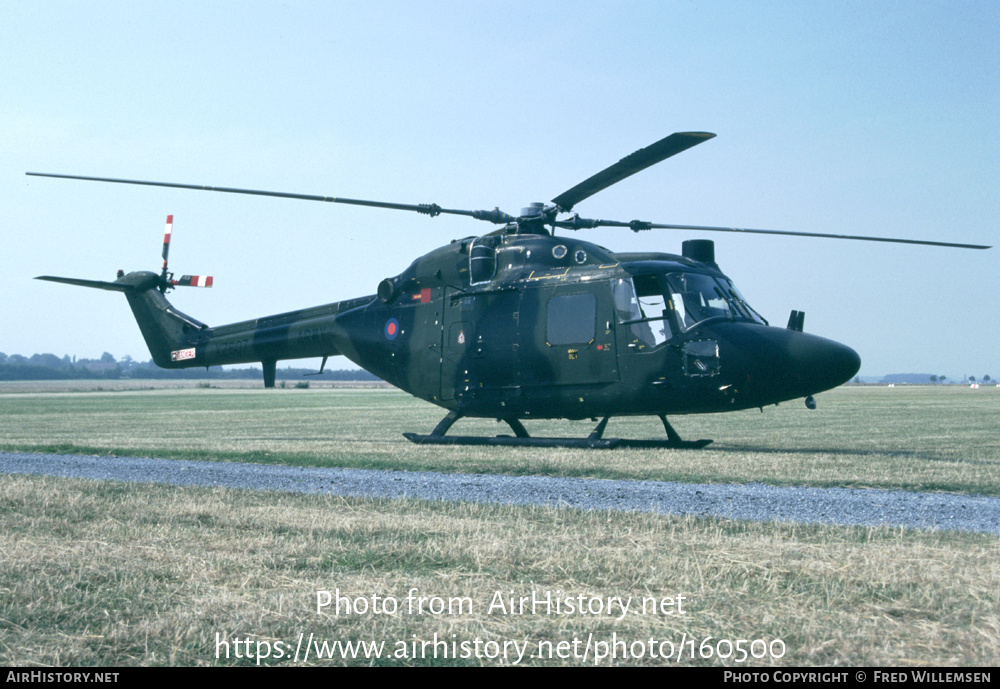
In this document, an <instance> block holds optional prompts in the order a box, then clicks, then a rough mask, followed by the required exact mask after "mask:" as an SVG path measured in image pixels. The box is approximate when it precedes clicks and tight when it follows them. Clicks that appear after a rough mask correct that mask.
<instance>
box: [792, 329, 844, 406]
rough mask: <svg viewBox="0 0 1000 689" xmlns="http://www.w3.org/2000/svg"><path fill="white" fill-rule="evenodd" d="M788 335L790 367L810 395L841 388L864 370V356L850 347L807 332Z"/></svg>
mask: <svg viewBox="0 0 1000 689" xmlns="http://www.w3.org/2000/svg"><path fill="white" fill-rule="evenodd" d="M789 333H790V334H791V335H792V337H791V338H790V340H789V343H788V356H789V358H790V365H791V368H792V369H793V370H794V371H795V373H796V377H797V378H798V380H799V381H800V383H801V385H802V386H803V388H804V389H805V390H806V394H807V395H811V394H814V393H817V392H823V391H824V390H830V389H831V388H835V387H837V386H838V385H842V384H843V383H846V382H847V381H849V380H850V379H851V378H853V377H854V375H855V374H856V373H857V372H858V370H860V369H861V357H860V356H858V353H857V352H855V351H854V350H853V349H851V348H850V347H848V346H847V345H842V344H840V343H839V342H834V341H833V340H827V339H826V338H823V337H817V336H816V335H809V334H807V333H800V332H794V331H789Z"/></svg>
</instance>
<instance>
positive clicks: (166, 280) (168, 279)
mask: <svg viewBox="0 0 1000 689" xmlns="http://www.w3.org/2000/svg"><path fill="white" fill-rule="evenodd" d="M173 229H174V216H173V215H172V214H171V215H168V216H167V226H166V228H165V229H164V231H163V271H162V272H161V273H160V291H161V292H163V293H164V294H166V292H167V290H169V289H171V288H173V287H211V286H212V282H213V278H212V276H211V275H184V276H181V279H180V280H175V279H174V274H173V273H171V272H170V271H169V270H168V268H167V258H168V256H169V255H170V235H171V234H172V233H173Z"/></svg>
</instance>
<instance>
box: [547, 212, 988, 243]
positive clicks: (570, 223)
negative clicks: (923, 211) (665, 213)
mask: <svg viewBox="0 0 1000 689" xmlns="http://www.w3.org/2000/svg"><path fill="white" fill-rule="evenodd" d="M555 225H556V226H557V227H562V228H565V229H568V230H581V229H585V228H591V227H627V228H629V229H631V230H632V231H634V232H640V231H642V230H696V231H699V232H742V233H744V234H776V235H782V236H786V237H820V238H823V239H852V240H856V241H863V242H889V243H892V244H922V245H925V246H944V247H950V248H955V249H992V248H993V247H992V246H983V245H981V244H957V243H954V242H932V241H929V240H924V239H897V238H895V237H868V236H863V235H851V234H823V233H820V232H787V231H783V230H754V229H750V228H746V227H711V226H707V225H662V224H658V223H650V222H643V221H642V220H633V221H631V222H621V221H619V220H587V219H584V218H574V219H573V220H560V221H557V222H556V223H555Z"/></svg>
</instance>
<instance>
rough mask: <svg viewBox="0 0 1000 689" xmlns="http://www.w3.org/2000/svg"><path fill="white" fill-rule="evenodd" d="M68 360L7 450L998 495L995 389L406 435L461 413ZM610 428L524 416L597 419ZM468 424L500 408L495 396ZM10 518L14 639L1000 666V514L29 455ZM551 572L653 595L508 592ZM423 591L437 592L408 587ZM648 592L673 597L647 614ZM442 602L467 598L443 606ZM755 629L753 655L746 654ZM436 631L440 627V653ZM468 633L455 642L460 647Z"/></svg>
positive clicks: (11, 642) (568, 582) (19, 413)
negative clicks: (633, 496)
mask: <svg viewBox="0 0 1000 689" xmlns="http://www.w3.org/2000/svg"><path fill="white" fill-rule="evenodd" d="M144 383H145V382H144ZM214 384H215V383H213V385H214ZM53 385H54V384H46V385H45V386H37V385H35V386H34V387H30V386H28V385H27V384H21V385H18V386H13V385H10V386H9V385H7V384H4V387H3V388H0V448H2V449H7V450H13V449H17V450H28V451H47V452H51V451H59V452H76V453H90V454H118V455H124V454H128V455H149V456H157V457H164V458H182V459H223V460H227V461H241V462H244V461H249V462H266V463H283V464H294V465H311V466H347V467H367V468H393V469H404V470H414V469H421V470H433V471H444V472H503V473H511V474H544V475H557V476H576V477H600V478H624V479H652V480H673V481H688V482H740V483H742V482H749V481H763V482H766V483H773V484H776V485H812V486H850V487H879V488H889V489H906V490H918V491H930V490H940V491H949V492H959V493H967V494H979V495H991V496H997V495H1000V432H998V427H997V419H998V418H1000V389H997V388H980V389H978V390H971V389H969V388H964V387H958V386H948V387H914V388H900V387H897V388H892V389H888V388H876V387H849V388H842V389H839V390H836V391H833V392H831V393H827V394H824V395H822V396H820V397H819V398H818V402H819V409H818V410H817V411H815V412H809V411H807V410H806V409H805V408H804V407H803V406H802V405H801V404H799V403H794V404H792V403H789V404H786V405H781V406H780V407H777V408H774V407H772V408H768V409H765V410H764V413H763V414H761V413H759V412H756V411H752V412H739V413H734V414H726V415H711V416H692V417H680V418H678V419H676V423H675V425H676V427H677V428H678V430H679V431H680V433H681V434H682V435H684V436H685V437H690V438H701V437H708V438H715V439H716V442H715V443H714V444H713V445H712V446H710V447H709V448H707V449H705V450H701V451H668V450H616V451H591V452H587V451H580V450H541V449H522V448H516V449H515V448H455V447H417V446H414V445H411V444H410V443H408V442H406V441H405V440H403V438H402V437H401V433H402V432H403V431H404V430H416V431H423V432H425V431H426V430H428V429H430V428H432V427H433V425H434V424H435V423H436V422H437V421H438V420H439V418H440V416H441V415H442V414H441V412H440V410H438V409H436V408H434V407H431V406H430V405H426V404H423V403H420V402H418V401H416V400H413V399H412V398H410V397H408V396H406V395H404V394H402V393H399V392H397V391H394V390H385V389H360V390H358V389H342V388H336V389H317V388H316V387H310V388H309V389H307V390H301V389H285V390H270V391H264V390H252V389H221V388H204V387H197V386H196V387H176V388H167V389H155V390H134V389H133V390H115V391H112V390H107V389H105V390H100V391H98V390H93V389H90V390H87V391H74V390H73V389H72V385H70V384H65V383H64V384H61V387H52V386H53ZM146 385H148V383H146ZM591 426H592V424H591V423H590V422H572V423H570V422H558V423H557V422H552V423H546V422H536V423H534V424H529V430H531V431H532V432H537V433H539V434H542V435H545V434H549V435H572V436H581V435H586V434H587V433H589V431H590V428H591ZM657 426H658V422H656V420H655V419H634V420H633V419H613V420H612V422H611V424H610V425H609V427H608V435H621V436H624V437H636V438H641V437H658V435H659V433H661V432H662V429H660V428H658V427H657ZM455 430H456V432H461V433H470V434H471V433H484V434H485V433H497V432H506V429H504V428H500V427H498V426H497V424H496V423H495V422H493V421H475V420H470V421H462V422H460V424H459V426H457V427H456V429H455ZM0 533H3V534H4V536H3V542H2V544H0V558H2V560H3V567H2V568H0V590H2V591H3V593H4V595H3V596H2V597H0V630H2V632H3V633H2V635H0V663H3V664H13V665H37V664H54V665H82V664H96V665H100V664H115V665H130V664H144V665H145V664H150V665H156V664H176V665H196V664H254V663H255V662H256V660H254V659H248V658H246V657H245V656H246V653H244V651H246V650H253V654H252V655H256V653H257V651H260V652H261V653H263V649H264V648H265V647H267V648H270V649H271V654H270V656H271V657H270V658H267V659H265V660H262V661H261V662H262V663H267V664H286V663H289V662H293V663H294V662H303V658H302V656H301V652H300V655H299V657H298V660H297V661H296V660H295V659H294V658H292V652H293V651H294V650H296V648H297V646H298V647H299V648H300V647H301V645H302V644H305V642H306V641H305V640H307V639H308V638H309V635H310V634H312V635H313V639H314V640H315V641H316V642H318V643H322V642H324V641H325V642H327V643H332V642H334V641H337V640H341V641H352V642H357V641H366V642H367V641H374V642H376V643H377V642H384V643H385V647H384V648H383V657H382V658H381V659H380V660H378V661H375V660H373V659H370V658H369V659H363V658H358V659H344V658H343V657H341V656H342V652H343V650H344V649H343V648H342V647H338V648H340V651H341V654H340V655H338V657H336V658H333V659H322V660H317V659H316V657H315V653H314V654H313V655H312V656H311V657H310V658H309V659H308V662H309V663H310V664H311V663H314V662H315V663H319V664H335V665H339V664H369V663H375V664H431V663H432V662H434V663H447V664H503V663H511V662H513V661H514V660H517V658H518V656H517V650H518V649H519V648H521V647H523V644H525V643H527V644H528V646H526V647H524V648H528V651H527V653H526V654H525V655H523V656H521V658H520V660H519V661H518V662H519V664H546V665H548V664H566V665H580V664H595V663H597V662H598V658H599V656H600V655H601V654H602V652H604V653H611V652H614V653H615V654H616V655H617V656H618V657H617V659H616V658H612V657H610V656H607V657H603V658H600V659H599V660H600V664H602V665H610V664H640V663H662V662H664V660H663V659H662V658H654V657H651V655H653V654H660V655H665V654H666V652H667V651H669V650H671V648H672V649H674V652H675V654H676V653H678V652H681V653H683V659H682V660H681V663H682V664H717V663H720V662H722V663H725V664H727V665H732V666H750V665H754V666H756V665H764V664H778V665H819V664H844V665H862V664H863V665H900V666H907V665H912V666H921V665H924V664H934V665H993V664H995V662H996V658H997V657H998V656H1000V570H998V569H997V567H996V562H997V561H998V560H1000V557H998V556H1000V538H998V537H996V536H991V535H982V534H961V533H954V532H926V531H917V530H910V529H899V528H894V529H893V528H867V527H832V526H802V525H779V524H765V523H747V522H739V521H731V520H724V519H708V518H694V517H664V516H658V515H650V514H623V513H616V512H610V513H609V512H582V511H576V510H569V509H558V508H542V507H537V508H536V507H511V506H490V505H470V504H448V503H427V502H422V501H417V500H371V499H344V498H336V497H329V496H315V495H289V494H276V493H260V492H253V491H239V490H229V489H214V488H179V487H171V486H149V485H137V484H124V483H116V482H94V481H86V480H80V479H61V478H47V477H27V476H16V475H8V476H2V477H0ZM414 589H415V590H416V592H415V593H412V594H411V591H413V590H414ZM337 590H339V591H340V593H341V594H342V595H343V596H348V597H350V598H351V599H352V600H353V601H355V602H359V599H364V600H365V601H366V602H367V603H368V604H369V605H370V606H373V605H374V603H375V600H376V599H381V601H382V602H383V604H384V603H386V602H388V601H394V602H395V603H396V604H397V610H396V612H395V613H394V614H389V613H387V612H384V611H383V612H382V613H377V612H375V611H374V610H373V609H369V610H368V611H366V612H364V613H357V614H352V615H346V614H341V615H339V616H336V615H334V614H332V607H324V608H322V609H321V610H320V611H319V612H317V597H318V595H320V594H318V592H323V591H330V592H331V593H332V592H335V591H337ZM533 593H534V594H535V595H536V596H545V595H546V594H549V595H551V596H554V597H555V598H561V599H569V598H572V599H573V601H574V602H576V601H584V600H586V601H587V602H588V604H591V605H597V602H596V601H602V600H603V601H605V603H607V604H608V605H609V606H610V605H611V604H612V603H608V600H609V599H613V598H614V597H621V598H622V599H627V598H629V597H631V598H632V600H633V601H634V602H633V608H632V609H630V610H629V612H628V614H625V615H622V616H621V619H618V614H608V613H607V612H602V613H600V614H589V613H587V614H581V613H580V612H579V611H576V612H575V613H574V614H568V613H567V614H555V613H550V614H545V611H544V610H541V611H540V610H539V609H538V608H536V609H535V610H534V611H532V612H533V614H514V611H511V610H510V609H509V606H507V605H506V604H505V606H504V607H503V608H498V607H496V605H495V603H496V598H495V597H496V596H497V595H498V594H499V595H500V596H501V598H504V599H508V600H509V597H510V596H514V597H515V599H518V598H520V597H521V596H531V595H532V594H533ZM411 596H412V597H411ZM681 596H683V597H684V599H683V608H684V610H683V613H681V612H680V611H679V610H678V605H679V602H680V600H679V599H680V597H681ZM420 597H423V598H424V599H425V601H424V608H423V611H422V612H420V613H419V614H418V613H417V612H415V611H414V610H413V604H412V603H411V604H409V605H408V604H407V602H408V601H416V600H418V599H419V598H420ZM668 598H669V599H671V600H672V601H673V603H672V604H667V603H665V602H664V601H665V599H668ZM653 599H655V600H656V601H659V602H661V603H662V605H663V606H666V607H665V608H664V607H662V606H661V608H660V610H659V611H658V612H656V613H653V612H652V611H651V610H648V611H644V612H643V613H641V614H640V613H638V609H637V607H636V606H638V605H639V603H640V601H644V600H646V601H652V600H653ZM435 601H437V603H435ZM448 601H455V602H456V605H458V607H453V609H451V610H445V611H441V612H435V610H437V608H433V606H434V605H435V604H438V605H444V603H445V602H448ZM466 602H467V605H466V604H465V603H466ZM491 603H494V608H493V610H492V611H491V610H490V604H491ZM616 610H617V608H616ZM671 611H672V612H671ZM667 613H670V614H667ZM435 635H436V636H435ZM247 639H249V640H250V642H251V643H250V644H247V645H245V647H244V644H243V643H242V642H243V641H245V640H247ZM476 639H478V640H479V644H475V640H476ZM706 639H708V641H707V642H706ZM741 639H742V640H746V641H745V642H744V643H743V644H742V646H741V645H740V644H739V643H737V642H738V641H739V640H741ZM650 640H654V641H656V644H651V643H649V642H650ZM754 640H759V641H758V643H756V644H755V645H753V647H752V650H753V655H754V656H759V657H753V656H750V657H747V658H746V659H745V660H744V662H738V658H739V656H740V653H741V652H740V650H739V648H745V649H750V642H752V641H754ZM777 640H780V644H779V643H778V641H777ZM435 641H440V642H442V643H443V644H444V645H443V646H437V649H438V651H437V652H438V658H437V659H436V660H432V659H429V658H428V657H427V656H428V655H430V654H432V653H433V648H434V642H435ZM616 641H618V642H623V643H622V644H619V645H618V646H615V645H614V644H615V642H616ZM279 642H281V643H280V644H279ZM668 642H669V644H668ZM220 643H221V645H220ZM452 643H453V644H454V645H451V644H452ZM463 643H464V644H467V645H463ZM546 643H548V644H549V645H548V646H546V645H545V644H546ZM560 643H563V644H564V645H563V646H560V645H559V644H560ZM602 643H605V644H606V645H603V646H602V645H601V644H602ZM428 644H429V645H428ZM670 644H672V645H670ZM765 645H766V646H767V652H766V653H764V654H763V655H759V654H761V652H762V649H763V648H764V646H765ZM654 646H655V648H654ZM782 647H783V649H784V650H783V652H781V653H780V657H774V656H776V655H779V651H781V650H782ZM328 648H329V649H330V650H331V653H334V649H333V647H332V646H328ZM504 648H506V649H507V651H508V653H507V654H506V655H504V654H503V653H502V649H504ZM616 648H617V650H614V649H616ZM237 649H239V650H240V653H241V655H243V656H244V657H242V658H237V657H236V652H237ZM279 650H284V651H285V655H286V657H284V658H277V657H276V656H277V655H278V651H279ZM369 650H370V649H369ZM463 650H464V651H467V652H468V654H467V655H466V656H465V657H462V656H463ZM452 651H454V654H453V655H458V656H459V657H458V658H453V657H448V658H447V659H443V658H441V657H440V656H441V655H442V654H446V655H447V654H449V653H451V652H452ZM227 652H228V653H229V657H228V658H226V657H225V654H226V653H227ZM392 653H396V654H397V657H395V658H386V657H385V655H387V654H388V655H391V654H392ZM584 653H586V654H587V658H586V659H584V658H583V655H584ZM217 654H221V656H222V657H217ZM546 654H547V655H546ZM334 655H336V653H334ZM362 655H363V654H362ZM403 655H405V657H399V656H403ZM539 655H540V656H541V657H538V656H539ZM622 655H625V656H628V657H625V658H623V657H622ZM723 655H726V656H728V658H726V659H724V660H720V656H723ZM414 656H417V657H414ZM532 656H536V657H532ZM692 656H693V658H692ZM670 660H671V662H675V661H676V657H673V658H671V659H670Z"/></svg>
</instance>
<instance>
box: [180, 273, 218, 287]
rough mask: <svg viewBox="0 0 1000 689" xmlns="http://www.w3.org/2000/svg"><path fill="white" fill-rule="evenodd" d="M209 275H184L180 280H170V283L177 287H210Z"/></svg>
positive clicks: (211, 279)
mask: <svg viewBox="0 0 1000 689" xmlns="http://www.w3.org/2000/svg"><path fill="white" fill-rule="evenodd" d="M212 281H213V278H212V276H211V275H184V276H183V277H181V279H180V280H171V281H170V284H172V285H176V286H179V287H211V286H212Z"/></svg>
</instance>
